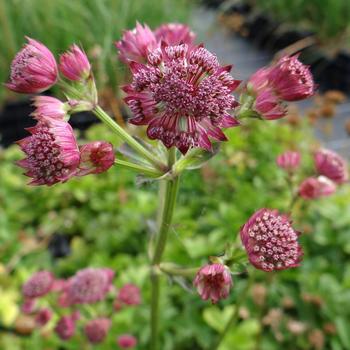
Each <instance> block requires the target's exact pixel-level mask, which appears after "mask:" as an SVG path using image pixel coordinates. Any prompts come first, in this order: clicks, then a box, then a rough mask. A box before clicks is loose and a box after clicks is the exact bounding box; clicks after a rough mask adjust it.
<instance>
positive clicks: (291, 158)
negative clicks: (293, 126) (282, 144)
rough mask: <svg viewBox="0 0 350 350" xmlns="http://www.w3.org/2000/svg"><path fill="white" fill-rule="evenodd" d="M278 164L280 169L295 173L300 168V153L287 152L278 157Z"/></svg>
mask: <svg viewBox="0 0 350 350" xmlns="http://www.w3.org/2000/svg"><path fill="white" fill-rule="evenodd" d="M276 163H277V165H278V166H279V167H280V168H282V169H284V170H286V171H288V172H293V171H294V170H296V169H297V168H298V167H299V164H300V153H299V152H293V151H286V152H284V153H282V154H280V155H279V156H278V157H277V159H276Z"/></svg>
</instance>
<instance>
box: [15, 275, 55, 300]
mask: <svg viewBox="0 0 350 350" xmlns="http://www.w3.org/2000/svg"><path fill="white" fill-rule="evenodd" d="M53 282H54V276H53V274H52V273H51V272H49V271H39V272H36V273H35V274H34V275H33V276H32V277H30V278H29V280H28V281H27V282H26V283H24V285H23V287H22V293H23V296H24V297H26V298H38V297H42V296H44V295H46V294H47V293H49V292H50V291H51V288H52V285H53Z"/></svg>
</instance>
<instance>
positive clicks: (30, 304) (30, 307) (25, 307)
mask: <svg viewBox="0 0 350 350" xmlns="http://www.w3.org/2000/svg"><path fill="white" fill-rule="evenodd" d="M35 306H36V299H32V298H25V299H24V302H23V304H22V305H21V311H22V312H23V313H24V314H31V313H32V312H33V311H34V310H35Z"/></svg>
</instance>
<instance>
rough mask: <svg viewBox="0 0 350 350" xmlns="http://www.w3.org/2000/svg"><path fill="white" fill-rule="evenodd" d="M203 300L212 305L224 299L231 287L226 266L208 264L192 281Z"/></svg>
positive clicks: (229, 275)
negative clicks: (208, 301) (209, 301)
mask: <svg viewBox="0 0 350 350" xmlns="http://www.w3.org/2000/svg"><path fill="white" fill-rule="evenodd" d="M193 284H194V285H195V287H196V288H197V291H198V293H199V295H200V296H201V298H202V299H203V300H208V299H210V300H211V302H212V303H213V304H215V303H217V302H218V301H219V300H220V299H226V298H227V297H228V295H229V292H230V289H231V287H232V278H231V274H230V271H229V269H228V267H227V266H225V265H222V264H210V265H205V266H203V267H202V268H201V269H200V270H199V271H198V272H197V275H196V277H195V279H194V281H193Z"/></svg>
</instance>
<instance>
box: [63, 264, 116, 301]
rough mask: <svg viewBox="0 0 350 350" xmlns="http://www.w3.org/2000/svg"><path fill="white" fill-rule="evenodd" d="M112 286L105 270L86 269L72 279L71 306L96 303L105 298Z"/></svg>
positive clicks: (67, 291) (69, 288) (70, 284)
mask: <svg viewBox="0 0 350 350" xmlns="http://www.w3.org/2000/svg"><path fill="white" fill-rule="evenodd" d="M110 286H111V279H110V275H109V273H108V272H107V271H106V270H105V269H95V268H86V269H83V270H80V271H78V272H77V273H76V274H75V276H73V277H72V278H71V280H70V282H69V283H68V286H67V289H66V293H67V298H68V300H69V301H70V304H85V303H87V304H88V303H95V302H97V301H100V300H103V299H104V298H105V296H106V294H107V293H108V291H109V289H110Z"/></svg>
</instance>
